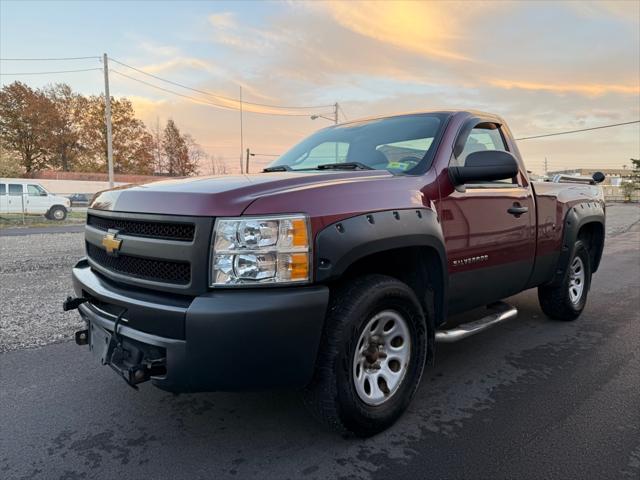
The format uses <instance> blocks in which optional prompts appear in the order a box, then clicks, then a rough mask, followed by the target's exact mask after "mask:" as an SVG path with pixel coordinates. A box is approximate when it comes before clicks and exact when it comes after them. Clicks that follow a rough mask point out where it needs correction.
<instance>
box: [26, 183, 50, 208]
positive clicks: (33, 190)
mask: <svg viewBox="0 0 640 480" xmlns="http://www.w3.org/2000/svg"><path fill="white" fill-rule="evenodd" d="M25 203H26V207H27V213H33V214H40V215H43V214H45V213H47V212H48V211H49V207H50V205H49V196H48V195H47V192H46V191H45V189H44V188H42V187H41V186H40V185H36V184H29V185H27V196H26V202H25Z"/></svg>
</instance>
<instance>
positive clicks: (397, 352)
mask: <svg viewBox="0 0 640 480" xmlns="http://www.w3.org/2000/svg"><path fill="white" fill-rule="evenodd" d="M410 358H411V334H410V331H409V325H408V324H407V321H406V320H405V319H404V317H403V316H402V315H400V314H399V313H398V312H396V311H395V310H383V311H382V312H380V313H378V314H376V315H375V316H374V317H373V318H372V319H371V320H369V322H368V323H367V325H366V327H365V328H364V330H363V331H362V333H361V334H360V338H359V339H358V344H357V347H356V351H355V354H354V356H353V382H354V385H355V387H356V392H357V393H358V397H360V400H362V401H363V402H364V403H366V404H367V405H382V404H383V403H384V402H386V401H387V400H388V399H389V398H391V397H392V396H393V394H394V393H396V392H397V391H398V388H399V387H400V384H401V383H402V380H403V379H404V377H405V374H406V373H407V368H408V366H409V359H410Z"/></svg>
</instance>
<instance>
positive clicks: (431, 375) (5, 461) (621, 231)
mask: <svg viewBox="0 0 640 480" xmlns="http://www.w3.org/2000/svg"><path fill="white" fill-rule="evenodd" d="M607 221H608V224H607V233H608V239H607V245H606V250H605V256H604V259H603V263H602V266H601V270H600V271H599V272H598V274H597V275H596V276H595V277H594V280H593V285H592V292H591V295H590V298H589V304H588V306H587V310H586V312H585V313H584V314H583V316H582V317H581V318H580V319H579V320H578V321H576V322H573V323H558V322H552V321H549V320H547V319H546V318H545V317H544V316H543V315H542V314H541V312H540V310H539V308H538V305H537V299H536V295H535V291H533V290H532V291H528V292H524V293H522V294H520V295H517V296H516V297H513V298H512V299H511V300H510V302H511V303H513V304H514V305H516V306H517V307H518V308H519V310H520V316H519V317H518V318H517V319H516V320H514V321H512V322H509V323H507V324H505V325H502V326H499V327H496V328H494V329H492V330H490V331H488V332H486V333H483V334H481V335H478V336H475V337H472V338H470V339H467V340H465V341H462V342H459V343H457V344H452V345H441V346H439V348H438V353H437V359H436V367H434V368H432V369H430V370H429V371H428V372H427V373H426V374H425V376H424V378H423V381H422V385H421V387H420V389H419V391H418V394H417V396H416V398H415V400H414V401H413V403H412V405H411V407H410V410H409V411H408V412H407V414H405V416H404V417H403V418H402V419H401V420H400V421H399V422H398V423H397V424H396V425H395V426H394V427H393V428H391V429H390V430H389V431H387V432H385V433H383V434H380V435H378V436H376V437H374V438H372V439H368V440H364V441H363V440H357V439H343V438H341V437H338V436H335V435H333V434H331V433H327V432H325V431H324V430H322V428H321V427H320V426H318V425H317V424H316V423H315V422H314V421H313V420H311V419H310V418H309V416H308V415H307V414H306V412H305V410H304V408H303V406H302V402H301V400H300V396H299V394H298V393H297V392H289V391H284V392H282V391H275V392H260V393H246V394H226V393H212V394H199V395H180V396H173V395H170V394H167V393H164V392H161V391H159V390H156V389H154V388H152V387H151V386H149V385H143V386H142V387H141V389H140V391H137V392H136V391H134V390H132V389H130V388H128V387H127V386H126V385H125V384H124V383H123V382H122V381H121V380H120V379H118V378H117V377H116V376H115V374H114V373H113V372H112V371H110V369H108V368H104V367H100V366H98V365H97V363H96V362H95V360H94V359H93V358H91V356H90V354H89V352H88V351H87V349H86V348H81V347H77V346H75V344H73V343H72V342H71V341H69V339H70V338H71V335H72V333H73V332H74V331H75V330H76V329H77V327H78V326H79V322H78V321H77V316H76V314H63V313H61V312H60V310H61V308H60V307H61V301H62V299H63V298H64V297H65V296H66V295H67V294H69V293H70V281H69V269H70V267H71V265H73V263H74V262H75V260H76V259H77V258H78V257H79V256H81V254H82V245H83V242H82V236H81V234H78V233H57V234H35V235H27V236H16V237H0V258H1V262H0V274H1V278H2V282H0V312H1V317H0V335H1V337H0V349H1V350H0V351H2V352H4V353H1V354H0V376H1V385H2V388H1V390H0V432H1V434H0V476H1V477H2V478H43V479H54V478H66V479H75V478H78V479H79V478H105V479H111V478H118V477H121V478H132V479H134V478H188V479H199V478H202V479H205V478H207V479H210V478H216V479H219V478H243V479H244V478H301V477H302V478H322V479H324V478H363V479H368V478H374V479H375V478H407V479H415V478H481V479H485V478H486V479H489V478H491V479H495V478H536V479H537V478H628V479H636V480H637V479H638V478H640V375H639V374H638V372H640V349H638V345H640V208H639V207H637V206H629V205H615V206H612V207H610V208H609V210H608V219H607Z"/></svg>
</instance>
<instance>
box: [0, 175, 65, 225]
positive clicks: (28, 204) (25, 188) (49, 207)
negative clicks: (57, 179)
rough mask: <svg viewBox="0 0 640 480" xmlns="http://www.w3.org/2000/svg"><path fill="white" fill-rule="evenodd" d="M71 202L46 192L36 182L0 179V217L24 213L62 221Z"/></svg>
mask: <svg viewBox="0 0 640 480" xmlns="http://www.w3.org/2000/svg"><path fill="white" fill-rule="evenodd" d="M70 206H71V201H70V200H69V199H68V198H64V197H59V196H57V195H54V194H52V193H49V192H47V191H46V190H45V189H44V188H43V187H42V185H40V184H38V183H36V182H28V181H27V182H25V181H23V180H12V179H10V178H0V215H1V214H3V213H4V214H6V213H25V214H27V215H44V216H45V217H47V218H49V219H51V220H64V219H65V218H67V213H69V212H70V211H71V209H70V208H69V207H70Z"/></svg>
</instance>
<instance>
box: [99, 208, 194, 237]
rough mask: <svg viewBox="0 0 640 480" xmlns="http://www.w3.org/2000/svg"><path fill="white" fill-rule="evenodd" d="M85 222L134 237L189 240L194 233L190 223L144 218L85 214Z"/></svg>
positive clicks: (100, 228) (101, 228) (192, 225)
mask: <svg viewBox="0 0 640 480" xmlns="http://www.w3.org/2000/svg"><path fill="white" fill-rule="evenodd" d="M87 224H88V225H91V226H92V227H94V228H97V229H99V230H104V231H105V232H106V231H107V230H109V229H115V230H118V231H119V233H121V234H124V235H130V236H134V237H148V238H158V239H163V240H178V241H181V242H191V241H192V240H193V236H194V234H195V229H196V227H195V225H194V224H192V223H173V222H154V221H146V220H128V219H124V218H111V217H99V216H97V215H91V214H89V215H87Z"/></svg>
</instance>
